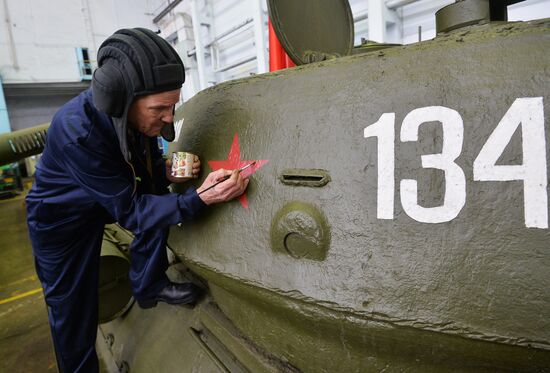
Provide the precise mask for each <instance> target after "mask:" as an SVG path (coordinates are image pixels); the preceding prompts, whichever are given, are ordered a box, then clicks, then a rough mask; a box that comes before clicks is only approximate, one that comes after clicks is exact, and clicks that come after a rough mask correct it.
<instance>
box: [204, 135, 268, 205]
mask: <svg viewBox="0 0 550 373" xmlns="http://www.w3.org/2000/svg"><path fill="white" fill-rule="evenodd" d="M254 161H256V164H254V166H251V167H249V168H247V169H246V170H244V171H243V172H241V175H242V176H243V177H249V176H250V175H252V174H253V173H254V172H256V171H257V170H258V169H259V168H260V167H262V166H263V165H264V164H266V163H267V162H269V161H268V160H266V159H262V160H259V159H257V160H247V161H241V149H240V147H239V135H238V134H237V133H236V134H235V137H234V138H233V144H231V149H230V150H229V154H227V159H226V160H223V161H208V165H209V166H210V168H211V169H212V171H216V170H219V169H220V168H224V169H226V170H235V169H239V168H241V167H244V166H246V165H249V164H250V163H252V162H254ZM239 202H240V203H241V205H243V207H244V208H245V209H247V208H248V200H247V199H246V192H244V193H243V195H241V196H240V197H239Z"/></svg>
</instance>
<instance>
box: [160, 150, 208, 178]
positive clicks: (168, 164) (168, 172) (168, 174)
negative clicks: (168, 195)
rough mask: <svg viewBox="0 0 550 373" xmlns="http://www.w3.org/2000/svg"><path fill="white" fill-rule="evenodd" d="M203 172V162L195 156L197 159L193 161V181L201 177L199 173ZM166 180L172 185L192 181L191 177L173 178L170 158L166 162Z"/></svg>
mask: <svg viewBox="0 0 550 373" xmlns="http://www.w3.org/2000/svg"><path fill="white" fill-rule="evenodd" d="M200 171H201V161H200V159H199V157H198V156H195V159H194V161H193V177H192V178H193V179H196V178H198V177H199V172H200ZM166 178H167V179H168V180H169V181H170V182H171V183H184V182H186V181H188V180H191V179H192V178H190V177H174V176H172V159H171V158H168V159H167V160H166Z"/></svg>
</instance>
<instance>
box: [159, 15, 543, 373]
mask: <svg viewBox="0 0 550 373" xmlns="http://www.w3.org/2000/svg"><path fill="white" fill-rule="evenodd" d="M549 35H550V22H549V21H548V20H542V21H536V22H531V23H499V24H496V23H493V24H488V25H483V26H473V27H468V28H463V29H460V30H456V31H455V32H452V33H449V34H447V35H442V36H440V37H438V38H436V39H435V40H433V41H428V42H423V43H419V44H415V45H410V46H403V47H395V48H391V49H386V50H383V51H376V52H372V53H368V54H365V55H357V56H351V57H345V58H341V59H337V60H332V61H327V62H323V63H317V64H312V65H309V66H303V67H299V68H295V69H290V70H285V71H282V72H278V73H272V74H268V75H261V76H257V77H253V78H249V79H244V80H239V81H234V82H229V83H225V84H221V85H218V86H216V87H213V88H210V89H208V90H205V91H203V92H201V93H199V94H198V95H197V96H195V97H194V98H193V99H192V100H190V101H189V102H188V103H186V104H185V108H184V110H183V111H180V112H178V117H177V118H180V119H181V118H182V117H183V118H185V121H184V123H183V128H182V130H181V133H180V136H179V140H178V142H177V143H175V144H174V145H173V146H172V148H171V150H172V151H189V152H192V153H194V154H198V155H200V157H201V159H202V162H203V165H204V166H205V167H204V168H205V170H204V171H205V172H203V176H204V175H205V174H206V171H209V170H208V167H206V166H207V165H210V166H211V168H217V167H220V165H221V166H223V165H232V164H238V163H239V162H241V163H242V162H245V161H252V160H263V161H267V162H264V164H263V165H262V167H261V168H259V169H257V170H256V172H255V173H254V174H253V175H252V176H251V182H250V185H249V187H248V190H247V193H246V203H244V202H243V201H242V200H241V201H240V202H241V203H240V202H238V201H234V202H231V203H227V204H223V205H218V206H214V207H212V208H209V209H208V211H206V213H205V214H203V215H202V216H201V217H200V218H199V219H198V220H196V221H194V222H189V223H185V224H183V225H182V226H181V227H174V228H173V229H172V230H171V232H170V237H169V241H168V244H169V247H170V248H171V249H172V250H173V251H174V252H175V253H176V255H177V256H178V257H179V258H180V259H182V260H183V262H184V263H185V264H186V265H188V266H189V267H190V268H191V269H192V270H193V271H195V272H196V273H198V274H199V275H201V276H202V277H204V278H205V279H207V280H208V282H209V285H210V288H211V292H212V296H213V299H214V300H215V302H216V303H217V304H218V306H219V307H220V309H221V310H222V311H223V313H224V314H225V315H227V317H228V318H229V319H230V320H231V321H232V322H233V323H234V324H235V325H236V327H237V328H238V329H239V330H240V331H241V332H242V333H243V334H244V335H246V336H247V338H249V339H250V340H251V341H252V342H254V343H256V344H257V345H258V346H259V347H260V348H262V349H264V350H266V351H269V352H270V353H271V354H273V355H274V356H276V357H277V358H279V359H281V360H282V361H286V362H288V363H289V364H290V365H291V366H293V367H295V368H297V369H300V370H303V371H312V372H314V371H370V370H374V369H376V370H380V369H385V368H390V369H392V370H403V369H407V370H412V371H443V370H456V369H460V370H476V371H480V370H494V369H499V370H506V369H511V370H522V371H528V370H537V369H543V368H549V367H550V291H548V289H550V276H548V268H549V267H550V250H548V242H549V238H550V234H549V232H548V229H547V228H545V227H544V214H543V212H541V211H542V210H541V209H540V208H537V206H536V203H535V205H528V204H527V202H525V200H526V199H528V198H527V197H525V198H524V194H525V196H527V194H526V193H531V192H526V191H525V190H526V189H525V188H524V186H525V184H526V183H527V182H524V181H522V180H521V178H520V176H518V180H511V181H485V180H484V179H483V178H484V175H485V173H484V172H485V171H483V170H481V169H478V170H477V171H476V172H477V174H478V175H477V176H475V175H474V174H475V173H476V172H474V163H475V162H476V160H477V159H480V158H483V157H482V156H480V153H481V151H482V150H483V149H484V148H486V147H487V148H491V145H487V142H488V139H489V138H490V137H491V135H492V133H493V132H494V131H495V129H496V128H497V127H499V126H500V125H501V122H502V121H503V118H508V119H509V118H512V117H514V115H516V114H517V115H516V116H519V117H521V118H523V119H524V120H523V122H525V123H527V122H529V120H530V119H529V118H533V117H537V118H539V117H540V115H542V118H543V119H542V120H543V124H542V129H543V132H544V131H545V132H546V133H547V132H548V123H549V116H550V114H549V113H550V108H549V106H548V103H549V100H550V96H549V94H548V83H549V80H550V62H549V61H550V52H549V51H550V38H549ZM518 100H519V101H518ZM518 102H519V103H518ZM531 104H532V105H531ZM522 105H523V106H522ZM441 108H443V109H441ZM530 110H531V111H530ZM541 112H542V114H540V113H541ZM411 113H412V114H411ZM434 113H435V114H434ZM455 113H456V114H455ZM526 113H527V114H526ZM384 114H390V116H386V117H384V118H385V119H384V130H382V129H381V130H380V131H382V132H380V135H379V136H378V138H377V137H376V136H371V135H367V133H366V132H365V129H366V128H367V127H369V126H371V125H374V124H376V123H380V122H381V121H382V116H383V115H384ZM391 114H393V115H394V120H393V122H391V121H389V120H388V121H386V120H387V119H388V118H391ZM422 115H424V116H422ZM434 115H435V116H434ZM456 115H458V117H457V116H456ZM419 116H420V119H418V117H419ZM415 118H416V119H415ZM539 119H540V118H539ZM415 120H416V121H417V122H418V123H417V126H416V133H417V140H414V136H413V135H414V134H413V135H411V131H412V130H411V128H415V125H414V121H415ZM510 120H511V119H509V120H508V121H510ZM519 121H521V119H518V123H519ZM404 122H406V123H407V128H404V127H405V125H404ZM449 123H451V124H449ZM458 123H461V125H459V124H458ZM529 123H531V122H529ZM537 123H538V124H536V126H538V127H537V128H539V130H540V127H541V125H540V120H539V122H537ZM390 125H393V126H394V127H391V128H392V129H391V130H387V128H388V126H390ZM445 126H447V127H445ZM522 126H527V124H522ZM522 128H526V127H522ZM457 131H458V132H457ZM460 131H462V132H460ZM523 131H526V130H525V129H524V130H523ZM529 131H530V130H529ZM413 132H414V131H413ZM516 132H517V133H515V135H514V136H510V139H505V140H506V141H504V140H503V141H504V142H506V143H507V144H506V148H505V149H504V150H503V151H502V154H501V156H500V157H499V158H498V164H501V165H521V164H522V158H523V157H524V154H533V151H530V150H529V151H526V148H527V147H526V146H525V145H526V144H525V143H522V135H521V134H520V131H519V130H518V131H516ZM382 133H383V134H384V136H385V139H386V140H388V139H391V140H392V144H393V149H392V148H391V146H390V145H388V144H389V142H387V141H386V142H385V143H384V144H383V145H381V140H380V139H381V137H382ZM459 135H461V136H462V138H459V137H460V136H459ZM388 136H389V137H388ZM391 136H393V139H392V137H391ZM523 136H526V135H525V134H524V135H523ZM545 136H546V135H545ZM497 137H498V136H497ZM236 138H237V140H235V139H236ZM411 138H413V140H414V141H413V140H411ZM508 140H509V141H508ZM449 144H450V145H449ZM540 144H541V142H540V141H537V145H540ZM542 144H543V150H544V151H540V147H539V148H537V149H538V150H539V151H538V152H535V154H536V157H538V159H539V161H540V162H543V161H544V165H545V167H546V154H547V153H548V144H547V141H546V138H544V141H542ZM493 148H494V146H493ZM381 149H382V150H381ZM388 149H392V150H393V157H392V156H391V154H392V153H391V152H388V151H387V150H388ZM449 149H450V150H449ZM237 150H238V152H237ZM453 152H454V153H457V154H455V156H454V158H452V157H451V158H446V160H445V161H444V163H445V164H444V166H441V167H436V168H441V169H434V168H433V167H429V165H427V164H426V163H424V164H423V156H425V155H430V154H440V153H443V154H447V153H453ZM388 154H389V155H388ZM235 157H237V158H235ZM392 160H393V162H394V163H393V167H392V163H391V161H392ZM481 160H483V159H481ZM540 162H539V163H540ZM451 164H452V165H451ZM392 169H393V170H394V173H393V175H392V177H388V172H384V171H382V172H380V170H390V171H391V170H392ZM538 169H539V170H540V168H538ZM458 170H462V175H463V176H460V175H461V173H460V171H458ZM321 171H322V172H325V173H326V174H328V179H329V181H328V182H327V183H326V184H324V185H321V186H320V185H314V184H315V183H313V182H312V180H313V181H315V180H317V181H319V179H318V178H317V177H318V176H319V172H321ZM544 171H545V172H546V168H544ZM289 174H291V175H294V176H292V177H287V176H288V175H289ZM285 175H287V176H285ZM316 178H317V179H316ZM487 178H488V177H486V179H487ZM391 180H394V185H393V187H392V185H391ZM405 180H409V181H410V180H415V181H416V185H417V191H416V194H415V195H416V196H417V200H414V198H413V197H414V196H413V194H414V193H413V192H411V190H410V189H411V188H410V184H411V183H410V182H409V183H408V184H407V182H405V183H403V181H405ZM176 190H177V189H176ZM388 190H389V192H387V191H388ZM538 190H539V193H538V194H536V196H537V197H540V196H542V194H544V193H542V192H540V191H541V190H542V189H540V188H539V189H538ZM544 190H546V188H544ZM384 191H386V192H384ZM541 193H542V194H541ZM381 195H382V196H383V197H380V196H381ZM411 196H413V197H411ZM411 198H412V202H411ZM461 199H463V201H462V200H461ZM537 201H538V202H539V204H541V203H545V204H544V207H545V209H543V210H546V213H547V202H545V201H544V199H543V198H541V199H539V200H537ZM381 206H382V207H381ZM441 206H443V208H442V209H439V210H438V209H437V207H441ZM431 208H436V209H435V210H434V209H431ZM440 210H441V211H440ZM532 210H533V211H534V210H537V211H538V215H537V219H539V220H536V219H535V220H536V221H535V223H533V220H532V219H531V218H530V214H531V212H532ZM312 211H314V212H312ZM528 211H529V212H528ZM531 215H532V214H531ZM535 215H536V214H535ZM546 220H547V218H546ZM541 221H542V222H541ZM296 237H298V238H296ZM295 238H296V240H297V241H296V242H294V241H292V240H294V239H295ZM300 240H302V241H300ZM298 241H299V242H298ZM281 247H282V249H281Z"/></svg>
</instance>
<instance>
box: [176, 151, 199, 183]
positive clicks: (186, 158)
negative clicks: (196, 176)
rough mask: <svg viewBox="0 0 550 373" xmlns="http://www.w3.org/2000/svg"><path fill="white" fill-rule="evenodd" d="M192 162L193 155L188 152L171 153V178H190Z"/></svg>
mask: <svg viewBox="0 0 550 373" xmlns="http://www.w3.org/2000/svg"><path fill="white" fill-rule="evenodd" d="M194 160H195V155H194V154H191V153H188V152H174V153H172V176H174V177H181V178H192V177H193V161H194Z"/></svg>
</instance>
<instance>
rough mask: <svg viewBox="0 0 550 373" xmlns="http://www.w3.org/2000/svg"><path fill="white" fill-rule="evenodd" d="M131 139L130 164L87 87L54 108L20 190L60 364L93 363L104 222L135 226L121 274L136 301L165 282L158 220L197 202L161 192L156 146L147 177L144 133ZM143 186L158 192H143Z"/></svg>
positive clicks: (163, 228) (188, 215)
mask: <svg viewBox="0 0 550 373" xmlns="http://www.w3.org/2000/svg"><path fill="white" fill-rule="evenodd" d="M136 137H137V139H136V140H135V141H133V142H130V141H129V143H131V144H132V147H133V151H132V162H131V164H130V163H128V162H126V161H125V159H124V157H123V155H122V152H121V151H120V147H119V142H118V138H117V136H116V133H115V130H114V127H113V123H112V120H111V118H110V117H108V116H107V115H105V114H104V113H102V112H99V111H98V110H97V109H96V108H95V107H94V105H93V100H92V92H91V89H89V90H87V91H84V92H83V93H81V94H80V95H79V96H77V97H76V98H74V99H72V100H71V101H69V102H68V103H67V104H65V105H64V106H63V107H62V108H61V109H60V110H59V111H58V112H57V113H56V115H55V116H54V118H53V121H52V123H51V126H50V128H49V130H48V134H47V143H46V147H45V149H44V152H43V154H42V157H41V159H40V162H39V163H38V166H37V168H36V174H35V176H36V180H35V183H34V186H33V188H32V189H31V191H30V192H29V194H28V196H27V198H26V202H27V221H28V227H29V234H30V238H31V242H32V247H33V252H34V256H35V264H36V271H37V274H38V277H39V279H40V281H41V282H42V286H43V288H44V295H45V300H46V304H47V306H48V316H49V320H50V325H51V329H52V336H53V341H54V345H55V349H56V354H57V359H58V364H59V365H60V369H61V371H63V372H74V371H82V372H90V371H97V370H98V361H97V355H96V352H95V338H96V332H97V324H98V273H99V257H100V250H101V242H102V235H103V228H104V225H105V224H106V223H112V222H114V221H118V223H119V224H120V225H121V226H123V227H124V228H126V229H128V230H130V231H132V232H133V233H134V234H135V239H134V241H133V243H132V245H131V248H130V249H131V267H130V280H131V283H132V290H133V293H134V297H135V298H136V300H138V301H139V300H146V299H148V298H152V297H153V296H154V295H156V293H158V292H159V291H160V290H161V289H162V288H164V287H165V286H166V285H167V283H168V279H167V277H166V274H165V271H166V268H167V266H168V262H167V257H166V239H167V233H168V227H169V226H171V225H175V224H178V223H180V222H182V221H184V220H187V219H192V218H193V217H195V216H196V214H197V213H198V212H199V211H200V210H201V209H202V208H203V207H204V206H205V204H204V203H203V201H202V200H201V199H200V198H199V197H198V195H197V193H196V191H195V190H194V189H192V188H190V189H188V190H187V191H186V193H185V194H173V193H168V190H167V186H168V185H169V182H168V180H167V179H166V176H165V166H164V161H163V160H162V157H161V155H160V151H159V149H158V146H154V147H153V148H154V151H152V164H153V170H154V172H153V175H152V177H151V176H150V175H149V173H148V172H146V162H145V156H144V153H143V143H144V142H145V141H149V140H150V139H148V138H146V137H145V136H141V135H139V134H136ZM154 140H155V143H156V139H154ZM136 177H137V179H140V180H141V181H136ZM153 185H154V187H155V188H156V189H157V193H158V192H160V193H162V194H161V195H155V194H151V189H152V188H153Z"/></svg>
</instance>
